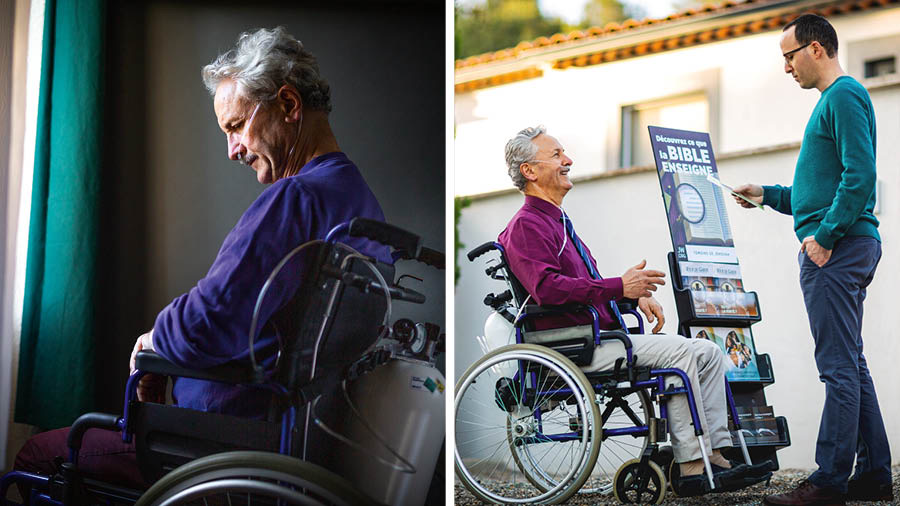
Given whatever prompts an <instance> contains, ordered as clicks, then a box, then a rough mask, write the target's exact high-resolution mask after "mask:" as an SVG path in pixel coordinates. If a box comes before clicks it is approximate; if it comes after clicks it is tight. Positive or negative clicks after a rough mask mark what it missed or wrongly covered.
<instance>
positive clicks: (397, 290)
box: [0, 218, 444, 506]
mask: <svg viewBox="0 0 900 506" xmlns="http://www.w3.org/2000/svg"><path fill="white" fill-rule="evenodd" d="M346 234H349V235H350V236H357V237H359V236H361V237H365V238H368V239H370V240H373V241H376V242H379V243H381V244H384V245H386V246H391V247H393V248H394V250H395V251H394V253H393V260H395V261H396V260H401V259H411V260H417V261H419V262H423V263H426V264H428V265H432V266H434V267H436V268H439V269H443V268H444V261H443V254H441V253H439V252H436V251H434V250H431V249H429V248H426V247H423V246H422V245H421V241H420V238H419V237H418V236H416V235H414V234H412V233H410V232H407V231H405V230H402V229H399V228H397V227H393V226H391V225H388V224H385V223H381V222H375V221H373V220H367V219H361V218H356V219H354V220H352V221H350V222H346V223H342V224H340V225H337V226H335V227H334V228H332V229H331V230H330V231H329V232H328V234H327V235H326V237H325V239H324V240H321V241H319V240H314V241H309V242H307V243H305V244H303V245H301V246H298V247H297V248H295V249H294V250H293V251H291V252H290V253H288V255H286V256H285V258H283V259H282V261H281V262H280V263H279V267H276V272H277V270H278V269H279V268H280V266H282V265H284V264H285V263H286V262H287V260H288V259H290V258H291V257H292V256H293V255H295V254H296V253H298V252H299V251H300V250H301V249H303V248H304V247H305V246H307V245H310V244H312V243H316V242H318V243H321V244H325V245H330V246H334V245H336V244H340V243H338V242H337V240H336V238H337V237H339V236H341V235H346ZM370 260H371V259H370ZM373 261H374V260H373ZM327 275H328V276H330V277H331V278H334V279H335V280H336V285H334V287H333V289H334V290H337V287H340V286H341V285H342V284H343V285H345V286H357V287H359V288H361V289H363V290H365V292H366V293H368V290H370V288H371V289H372V290H376V288H375V287H374V286H372V284H373V283H377V282H376V281H371V279H370V278H367V277H364V276H361V275H358V274H354V273H352V272H350V270H349V269H346V268H345V269H343V270H336V271H335V272H331V273H328V274H327ZM273 276H274V274H273ZM388 283H389V286H387V287H383V288H384V289H385V290H387V291H388V292H389V293H390V296H391V298H392V299H398V300H404V301H408V302H413V303H419V304H421V303H424V302H425V296H424V295H422V294H420V293H418V292H416V291H414V290H411V289H408V288H404V287H400V286H398V285H394V284H391V281H388ZM363 285H365V286H363ZM381 288H382V287H381V285H380V284H379V285H378V288H377V289H378V290H379V291H380V289H381ZM265 289H266V288H265V287H263V291H265ZM332 302H333V301H332ZM329 309H330V311H334V309H333V308H329ZM326 317H327V315H326ZM324 333H325V327H324V325H323V326H322V328H321V330H320V331H319V336H318V337H319V338H321V337H322V335H323V334H324ZM316 342H317V343H318V340H317V341H316ZM374 355H377V356H371V357H370V356H368V355H363V356H362V357H359V358H357V359H356V361H355V362H353V363H352V365H351V366H350V367H349V369H350V370H353V371H355V372H356V373H360V372H364V371H366V370H371V369H373V368H374V367H377V366H378V365H381V364H382V363H385V362H387V360H388V359H389V358H390V357H389V356H383V355H382V354H377V353H376V354H374ZM152 361H156V362H159V361H164V359H162V358H161V357H159V355H157V354H155V353H153V352H147V351H141V352H138V355H137V360H136V367H137V369H136V370H135V372H134V373H133V374H132V375H131V376H129V378H128V380H127V383H126V385H125V397H124V401H125V402H124V409H123V414H122V416H121V417H117V416H116V415H113V414H106V413H87V414H85V415H82V416H81V417H79V418H78V419H77V420H76V421H75V423H73V425H72V427H71V429H70V431H69V435H68V438H67V444H68V446H69V461H68V462H65V463H63V464H62V467H61V470H60V471H61V472H60V475H61V477H62V480H60V479H59V478H60V475H55V476H43V475H39V474H34V473H29V472H24V471H11V472H9V473H6V474H5V475H3V476H0V504H2V505H6V504H14V503H11V502H9V501H7V499H6V496H7V493H8V489H9V487H10V486H11V485H12V484H13V483H21V484H23V485H26V486H30V489H31V492H30V497H29V498H27V501H26V504H31V505H52V506H64V505H67V504H69V505H71V504H76V503H77V499H74V500H73V497H76V496H74V495H72V494H75V493H76V491H73V490H70V489H69V488H67V487H68V486H69V485H71V483H70V480H69V479H68V478H70V477H75V478H76V479H75V481H77V482H80V481H81V477H80V476H78V475H77V466H78V458H79V451H80V449H81V442H82V436H83V435H84V433H85V432H86V431H87V430H88V429H92V428H101V429H107V430H117V431H121V433H122V441H123V442H124V443H127V444H130V443H131V442H132V441H133V440H134V436H135V427H134V422H133V413H132V406H133V404H134V403H137V402H139V401H138V397H137V387H138V384H139V382H140V380H141V378H142V377H144V376H145V375H146V374H151V373H153V372H155V371H147V370H143V369H141V368H140V366H141V365H144V364H150V363H151V362H152ZM224 367H225V368H228V369H229V371H228V372H235V371H238V368H237V367H236V366H234V365H232V364H226V365H225V366H224ZM179 369H180V368H179ZM184 371H185V372H187V373H190V372H193V373H195V375H194V376H192V377H195V378H200V379H212V381H217V379H213V378H208V377H206V376H204V375H203V373H202V372H198V371H188V370H184ZM197 373H199V374H200V375H199V376H198V375H196V374H197ZM238 374H239V379H237V380H235V381H233V382H232V381H228V382H230V383H233V384H243V385H246V386H250V387H253V388H259V389H261V390H263V391H266V392H269V393H274V394H275V395H276V396H278V397H280V398H282V399H288V400H290V398H291V396H292V393H294V392H292V391H291V390H290V389H289V388H287V387H286V386H285V385H282V384H281V383H278V382H277V381H274V380H273V378H275V375H276V373H275V372H269V373H265V372H264V371H263V370H262V369H261V368H258V369H256V370H253V371H251V372H250V373H249V374H248V373H247V371H246V365H244V370H243V371H238ZM175 376H178V375H177V374H176V375H175ZM184 376H185V377H190V376H189V375H188V374H184ZM334 377H336V376H335V375H332V376H330V377H327V378H326V380H328V381H331V382H333V381H334ZM218 381H222V379H221V378H219V379H218ZM322 388H323V387H322V385H321V384H319V383H318V382H317V381H311V382H310V385H304V386H300V387H299V388H297V389H296V390H297V392H296V393H298V394H299V396H298V397H299V403H295V402H288V403H287V405H288V407H287V408H286V409H285V411H284V413H283V414H282V415H281V431H280V438H279V445H278V453H280V454H282V455H288V456H290V455H291V454H292V449H293V448H294V435H293V432H294V430H293V429H294V428H295V426H296V425H297V421H298V420H297V410H298V405H299V406H301V407H303V408H306V409H308V410H309V409H310V406H312V405H313V403H314V402H315V400H316V399H317V398H318V397H319V396H320V394H321V393H322V391H321V390H322ZM306 432H308V426H307V431H304V433H306ZM303 451H304V453H305V445H304V450H303ZM54 485H58V486H59V487H63V488H62V490H61V491H60V490H59V489H58V488H59V487H57V489H55V490H54ZM102 487H103V488H104V489H103V490H92V492H94V493H95V494H97V495H102V496H103V497H104V498H106V497H108V500H107V504H118V503H122V502H133V501H135V500H137V498H138V497H139V496H140V495H141V493H140V492H139V491H133V490H127V489H124V488H120V487H117V486H113V485H110V486H109V487H108V488H109V490H106V489H105V488H106V484H102ZM48 489H50V490H52V491H53V493H54V495H56V496H57V497H59V496H60V495H62V500H61V501H60V500H57V499H55V498H54V497H53V496H51V495H50V494H49V493H47V492H48ZM94 498H96V497H94ZM23 499H24V498H23Z"/></svg>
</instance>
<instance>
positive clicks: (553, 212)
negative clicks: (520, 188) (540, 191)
mask: <svg viewBox="0 0 900 506" xmlns="http://www.w3.org/2000/svg"><path fill="white" fill-rule="evenodd" d="M525 205H526V206H531V207H533V208H535V209H537V210H538V211H540V212H542V213H544V214H546V215H547V216H550V217H551V218H553V219H554V220H559V219H560V218H561V217H562V209H560V208H558V207H556V204H554V203H552V202H547V201H546V200H544V199H542V198H540V197H535V196H533V195H525Z"/></svg>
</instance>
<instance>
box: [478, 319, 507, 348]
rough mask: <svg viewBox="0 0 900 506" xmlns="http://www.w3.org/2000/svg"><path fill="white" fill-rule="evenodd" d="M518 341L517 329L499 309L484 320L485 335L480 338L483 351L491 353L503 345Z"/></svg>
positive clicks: (479, 341)
mask: <svg viewBox="0 0 900 506" xmlns="http://www.w3.org/2000/svg"><path fill="white" fill-rule="evenodd" d="M515 343H516V331H515V329H514V328H513V325H512V323H509V320H507V319H506V318H504V317H503V315H501V314H500V313H498V312H497V311H492V312H491V314H490V315H488V317H487V320H485V321H484V337H483V338H479V339H478V344H480V345H481V351H482V352H484V353H489V352H490V351H492V350H496V349H497V348H499V347H501V346H506V345H507V344H515Z"/></svg>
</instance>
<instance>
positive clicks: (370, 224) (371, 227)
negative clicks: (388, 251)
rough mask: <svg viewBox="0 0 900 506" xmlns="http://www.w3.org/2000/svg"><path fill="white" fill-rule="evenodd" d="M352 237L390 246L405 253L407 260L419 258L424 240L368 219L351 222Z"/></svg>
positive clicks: (381, 222) (400, 229)
mask: <svg viewBox="0 0 900 506" xmlns="http://www.w3.org/2000/svg"><path fill="white" fill-rule="evenodd" d="M348 234H349V235H350V237H365V238H367V239H371V240H373V241H377V242H380V243H381V244H384V245H386V246H390V247H392V248H394V249H395V250H397V251H400V252H402V253H403V255H404V256H405V257H406V258H418V257H419V255H420V254H421V249H422V244H421V242H422V239H421V238H420V237H419V236H417V235H416V234H413V233H412V232H407V231H406V230H403V229H402V228H400V227H395V226H393V225H390V224H387V223H384V222H383V221H376V220H370V219H368V218H353V219H352V220H351V221H350V230H349V231H348Z"/></svg>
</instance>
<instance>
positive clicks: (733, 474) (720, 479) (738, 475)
mask: <svg viewBox="0 0 900 506" xmlns="http://www.w3.org/2000/svg"><path fill="white" fill-rule="evenodd" d="M672 465H674V466H677V465H678V464H677V463H673V464H672ZM710 467H712V471H713V483H715V485H716V487H715V489H710V488H709V479H708V478H707V477H706V471H703V473H701V474H692V475H690V476H680V477H678V478H677V479H676V480H675V481H674V482H673V483H672V490H674V491H675V493H676V494H678V496H679V497H693V496H698V495H703V494H707V493H709V492H710V491H712V492H725V491H726V490H725V488H726V487H732V486H735V485H737V484H738V483H742V480H744V479H745V478H746V476H745V475H746V471H747V469H746V468H747V466H745V465H743V464H741V465H739V466H737V467H732V468H730V469H729V468H724V467H720V466H717V465H715V464H710ZM746 486H747V485H742V486H740V487H738V488H744V487H746ZM728 490H737V488H729V489H728Z"/></svg>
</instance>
